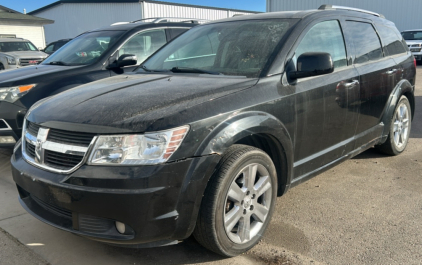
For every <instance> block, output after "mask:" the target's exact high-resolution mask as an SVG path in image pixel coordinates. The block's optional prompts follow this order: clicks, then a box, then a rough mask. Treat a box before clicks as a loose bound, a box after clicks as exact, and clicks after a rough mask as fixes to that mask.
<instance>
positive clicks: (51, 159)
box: [44, 150, 84, 170]
mask: <svg viewBox="0 0 422 265" xmlns="http://www.w3.org/2000/svg"><path fill="white" fill-rule="evenodd" d="M44 152H45V153H44V163H45V164H46V165H47V166H50V167H53V168H56V169H60V170H67V169H71V168H73V167H75V166H76V165H78V164H79V163H80V162H81V161H82V159H83V158H84V157H83V156H78V155H69V154H63V153H58V152H54V151H50V150H45V151H44Z"/></svg>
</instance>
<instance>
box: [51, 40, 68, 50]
mask: <svg viewBox="0 0 422 265" xmlns="http://www.w3.org/2000/svg"><path fill="white" fill-rule="evenodd" d="M66 43H67V41H59V42H57V43H56V44H55V45H54V51H57V50H58V49H60V48H61V47H62V46H63V45H65V44H66Z"/></svg>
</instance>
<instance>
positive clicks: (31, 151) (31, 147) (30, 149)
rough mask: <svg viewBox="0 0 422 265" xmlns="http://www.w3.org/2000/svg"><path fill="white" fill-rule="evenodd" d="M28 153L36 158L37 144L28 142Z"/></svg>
mask: <svg viewBox="0 0 422 265" xmlns="http://www.w3.org/2000/svg"><path fill="white" fill-rule="evenodd" d="M25 146H26V154H27V155H28V156H30V157H31V158H35V145H33V144H30V143H28V142H26V144H25Z"/></svg>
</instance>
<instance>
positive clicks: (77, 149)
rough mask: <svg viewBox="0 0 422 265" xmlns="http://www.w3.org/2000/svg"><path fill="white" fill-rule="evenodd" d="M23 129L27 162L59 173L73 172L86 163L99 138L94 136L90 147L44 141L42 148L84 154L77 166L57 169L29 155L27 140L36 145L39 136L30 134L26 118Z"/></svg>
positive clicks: (23, 146) (23, 154) (23, 155)
mask: <svg viewBox="0 0 422 265" xmlns="http://www.w3.org/2000/svg"><path fill="white" fill-rule="evenodd" d="M22 131H23V132H24V135H23V138H24V140H23V141H22V157H23V158H24V160H25V161H26V162H28V163H29V164H31V165H33V166H35V167H38V168H40V169H43V170H47V171H50V172H55V173H59V174H70V173H73V172H74V171H76V170H77V169H78V168H80V167H81V166H82V165H83V164H85V163H86V161H87V159H88V157H89V154H90V153H91V150H92V148H93V147H94V144H95V141H97V138H98V136H94V137H93V138H92V141H91V143H90V144H89V146H88V147H81V146H73V145H68V144H60V143H55V142H51V141H46V142H44V143H43V144H42V148H43V149H44V150H50V151H54V152H59V153H63V154H70V155H83V158H82V160H81V162H80V163H79V164H77V165H76V166H74V167H73V168H71V169H68V170H63V169H57V168H53V167H49V166H47V165H45V164H44V161H42V163H37V162H36V161H35V159H33V158H32V157H30V156H28V155H27V154H26V142H28V143H31V144H33V145H35V146H36V143H37V137H35V136H34V135H32V134H30V133H29V132H27V131H26V120H25V121H24V124H23V130H22Z"/></svg>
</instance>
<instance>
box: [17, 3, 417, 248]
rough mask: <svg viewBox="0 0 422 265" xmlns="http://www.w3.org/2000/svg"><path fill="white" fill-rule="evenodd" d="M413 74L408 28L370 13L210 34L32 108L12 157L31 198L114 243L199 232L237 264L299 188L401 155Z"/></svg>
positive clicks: (334, 12) (266, 18)
mask: <svg viewBox="0 0 422 265" xmlns="http://www.w3.org/2000/svg"><path fill="white" fill-rule="evenodd" d="M415 73H416V69H415V65H414V58H413V56H412V54H411V53H410V52H409V51H408V48H407V47H406V46H405V45H404V43H403V40H402V37H401V35H400V33H399V32H398V31H397V29H396V28H395V26H394V24H393V23H392V22H390V21H388V20H386V19H385V18H383V17H382V16H380V15H378V14H375V13H370V12H368V11H364V10H347V9H345V8H338V7H332V6H322V7H321V8H320V9H319V10H310V11H299V12H279V13H266V14H257V15H250V16H239V17H234V18H230V19H225V20H220V21H215V22H211V23H208V24H204V25H200V26H197V27H195V28H193V29H191V30H189V31H188V32H186V33H184V34H183V35H181V36H180V37H179V38H177V39H175V40H174V41H172V42H171V43H169V44H168V45H166V46H164V47H163V48H162V49H161V50H160V51H158V52H157V53H155V54H154V55H152V56H151V57H150V58H149V59H148V60H147V61H146V62H145V63H144V64H143V65H142V67H140V69H139V70H138V72H136V73H132V74H127V75H121V76H117V77H112V78H108V79H106V80H101V81H98V82H95V83H92V84H87V85H84V86H81V87H78V88H75V89H72V90H69V91H67V92H64V93H61V94H60V95H56V96H54V97H51V98H49V99H46V100H43V101H41V102H39V103H37V104H36V105H35V106H33V107H32V109H31V110H30V111H29V113H28V114H27V116H26V119H25V126H24V136H23V137H22V142H19V143H18V144H17V145H16V148H15V150H14V154H13V157H12V159H11V163H12V168H13V178H14V180H15V182H16V184H17V187H18V190H19V194H20V202H21V204H22V206H23V207H24V208H25V209H26V210H27V211H28V212H30V213H31V214H32V215H34V216H35V217H36V218H38V219H40V220H42V221H44V222H46V223H49V224H51V225H53V226H55V227H58V228H60V229H63V230H66V231H69V232H72V233H75V234H78V235H82V236H85V237H87V238H91V239H94V240H98V241H102V242H106V243H109V244H116V245H123V246H129V245H135V246H137V247H141V246H158V245H167V244H172V243H177V242H179V241H180V240H183V239H185V238H187V237H189V236H190V235H191V234H193V235H194V236H195V238H196V239H197V240H198V241H199V242H200V243H201V244H202V245H204V246H205V247H207V248H208V249H210V250H212V251H215V252H216V253H219V254H221V255H225V256H234V255H238V254H240V253H242V252H244V251H246V250H248V249H250V248H252V247H253V246H254V245H255V244H256V243H257V242H258V241H259V240H260V239H261V237H262V235H263V234H264V232H265V230H266V228H267V226H268V224H269V222H270V219H271V216H272V213H273V211H274V209H275V202H276V198H277V196H281V195H282V194H284V193H285V192H286V191H287V190H288V189H289V188H291V187H293V186H295V185H297V184H299V183H301V182H304V181H305V180H307V179H309V178H311V177H313V176H315V175H317V174H319V173H321V172H323V171H324V170H327V169H329V168H331V167H333V166H335V165H337V164H338V163H340V162H342V161H344V160H346V159H348V158H350V157H353V156H355V155H357V154H359V153H360V152H363V151H364V150H366V149H368V148H370V147H372V146H374V145H375V146H377V148H378V149H380V150H381V151H383V152H385V153H387V154H390V155H397V154H400V153H401V152H403V150H404V149H405V147H406V144H407V141H408V139H409V132H410V126H411V119H412V116H413V113H414V83H415Z"/></svg>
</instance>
